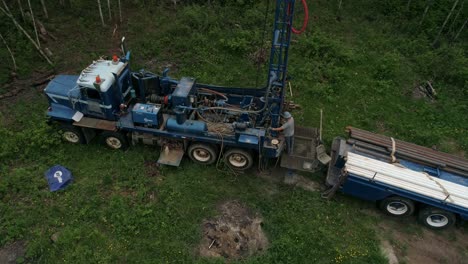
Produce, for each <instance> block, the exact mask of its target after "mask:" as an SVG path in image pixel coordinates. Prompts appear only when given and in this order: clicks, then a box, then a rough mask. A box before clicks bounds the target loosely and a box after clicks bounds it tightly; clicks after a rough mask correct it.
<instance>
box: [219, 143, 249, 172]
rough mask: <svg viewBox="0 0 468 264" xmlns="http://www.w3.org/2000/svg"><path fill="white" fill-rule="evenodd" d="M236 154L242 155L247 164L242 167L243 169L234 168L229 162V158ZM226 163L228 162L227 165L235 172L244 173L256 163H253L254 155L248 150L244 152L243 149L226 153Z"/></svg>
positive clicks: (230, 150)
mask: <svg viewBox="0 0 468 264" xmlns="http://www.w3.org/2000/svg"><path fill="white" fill-rule="evenodd" d="M234 154H238V155H242V156H243V157H244V158H245V159H246V161H247V163H246V164H245V165H244V166H242V167H238V166H234V165H232V164H231V163H230V162H229V157H230V156H232V155H234ZM224 161H225V162H226V164H227V165H228V166H229V167H230V168H231V169H233V170H237V171H244V170H248V169H250V168H251V167H252V165H253V163H254V161H253V157H252V154H251V153H250V152H248V151H246V150H243V149H235V148H234V149H229V150H228V151H226V153H224Z"/></svg>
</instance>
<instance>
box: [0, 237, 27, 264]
mask: <svg viewBox="0 0 468 264" xmlns="http://www.w3.org/2000/svg"><path fill="white" fill-rule="evenodd" d="M25 253H26V242H25V241H16V242H14V243H11V244H9V245H6V246H4V247H2V248H0V263H2V264H10V263H11V264H13V263H17V262H21V260H24V259H23V258H24V254H25Z"/></svg>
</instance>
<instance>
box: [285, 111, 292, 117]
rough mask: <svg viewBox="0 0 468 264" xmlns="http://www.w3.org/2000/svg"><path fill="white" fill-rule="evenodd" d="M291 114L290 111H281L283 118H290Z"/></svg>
mask: <svg viewBox="0 0 468 264" xmlns="http://www.w3.org/2000/svg"><path fill="white" fill-rule="evenodd" d="M291 116H292V115H291V113H289V112H284V113H283V117H284V118H290V117H291Z"/></svg>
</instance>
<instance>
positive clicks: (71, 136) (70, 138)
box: [61, 125, 86, 144]
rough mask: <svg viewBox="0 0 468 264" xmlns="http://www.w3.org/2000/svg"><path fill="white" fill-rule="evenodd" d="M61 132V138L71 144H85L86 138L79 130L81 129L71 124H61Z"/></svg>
mask: <svg viewBox="0 0 468 264" xmlns="http://www.w3.org/2000/svg"><path fill="white" fill-rule="evenodd" d="M61 130H62V132H63V134H62V138H63V139H64V140H65V141H67V142H69V143H72V144H85V143H86V139H85V137H84V135H83V132H81V129H80V128H78V127H75V126H72V125H69V126H63V127H62V128H61Z"/></svg>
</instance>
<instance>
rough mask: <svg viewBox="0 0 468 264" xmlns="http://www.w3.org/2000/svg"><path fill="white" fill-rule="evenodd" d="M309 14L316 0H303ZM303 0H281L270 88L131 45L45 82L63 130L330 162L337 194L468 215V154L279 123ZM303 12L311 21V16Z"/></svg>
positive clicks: (407, 210) (185, 149) (87, 136)
mask: <svg viewBox="0 0 468 264" xmlns="http://www.w3.org/2000/svg"><path fill="white" fill-rule="evenodd" d="M301 2H302V4H303V6H304V10H305V15H306V17H307V16H308V14H307V4H306V3H305V0H302V1H301ZM294 5H295V0H276V9H275V16H274V23H273V31H272V41H271V50H270V61H269V69H268V74H267V82H266V85H265V86H264V87H263V88H238V87H223V86H216V85H209V84H202V83H198V82H197V80H196V79H194V78H190V77H183V78H181V79H180V80H175V79H172V78H171V77H169V76H168V74H167V72H168V71H167V70H165V71H164V72H163V73H162V74H161V75H157V74H154V73H151V72H148V71H145V70H140V71H132V70H131V69H130V66H129V59H130V53H129V52H126V51H125V45H124V41H123V40H122V47H121V48H122V56H121V57H118V56H115V55H114V56H113V57H112V59H109V60H106V59H99V60H96V61H94V62H93V63H92V64H90V65H89V66H88V67H86V68H85V69H84V70H83V71H82V72H81V74H80V75H76V76H75V75H58V76H56V77H55V78H54V79H53V80H52V81H51V82H50V83H49V84H48V86H47V87H46V89H45V94H46V95H47V98H48V100H49V109H48V112H47V115H48V117H49V119H50V120H51V121H53V122H56V123H58V124H60V126H61V130H62V131H63V138H64V139H65V140H66V141H68V142H71V143H76V144H78V143H83V144H84V143H88V142H90V141H91V140H92V139H93V138H95V137H98V138H99V140H100V141H101V142H102V143H103V144H105V145H107V146H108V147H110V148H112V149H125V148H127V147H129V145H131V144H137V143H143V144H150V145H158V146H161V152H160V156H159V159H158V163H160V164H165V165H172V166H179V164H180V162H181V160H182V158H183V157H184V155H185V154H187V155H188V157H189V158H190V159H191V160H193V161H194V162H196V163H199V164H203V165H209V164H214V163H218V162H219V161H221V160H222V161H224V162H225V163H226V164H227V165H228V166H229V167H230V168H231V169H232V170H235V171H243V170H247V169H249V168H251V167H252V166H253V164H254V163H257V165H258V167H259V168H260V169H262V168H267V167H268V164H269V162H271V161H273V162H277V161H279V160H281V162H280V164H281V166H282V167H285V168H288V169H294V170H302V171H307V172H314V171H317V170H319V169H321V168H322V167H324V166H325V165H327V164H328V175H327V177H326V184H327V185H328V186H330V189H329V190H327V191H326V192H325V193H324V196H326V197H328V198H330V197H332V196H333V194H334V193H335V192H336V191H337V190H341V191H342V192H344V193H346V194H349V195H353V196H356V197H359V198H362V199H365V200H371V201H376V202H378V204H379V206H380V208H381V209H382V210H383V211H384V212H385V213H387V214H389V215H392V216H397V217H402V216H409V215H411V214H413V213H416V212H418V217H419V220H420V222H422V223H423V224H424V225H426V226H427V227H429V228H434V229H441V228H446V227H448V226H451V225H453V224H454V223H455V222H457V221H459V220H462V219H465V220H466V219H468V161H467V160H464V159H462V158H459V157H455V156H452V155H448V154H445V153H441V152H438V151H434V150H431V149H426V148H423V147H420V146H416V145H414V144H411V143H406V142H402V141H397V140H395V139H393V138H388V137H384V136H380V135H376V134H373V133H369V132H365V131H361V130H358V129H352V128H350V129H349V130H350V131H353V133H350V139H348V140H345V139H341V138H337V139H335V141H334V142H333V144H332V147H331V153H330V155H327V153H326V152H325V147H324V145H323V144H322V142H321V140H320V139H321V135H320V134H321V132H320V130H319V129H316V128H310V127H300V126H295V133H294V148H293V151H292V153H289V154H287V155H286V154H285V153H284V152H285V146H286V142H285V138H284V136H283V135H282V134H280V133H277V132H276V131H272V130H270V129H269V128H270V127H275V128H276V127H279V126H280V125H281V120H282V118H281V114H282V113H283V112H284V111H285V109H286V105H287V104H285V91H286V82H287V74H288V71H287V70H288V51H289V46H290V43H291V34H292V33H300V32H301V31H303V30H304V29H305V26H306V22H305V23H304V24H303V27H302V28H301V30H296V29H294V28H293V27H292V22H293V14H294ZM304 21H307V19H305V20H304Z"/></svg>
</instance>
